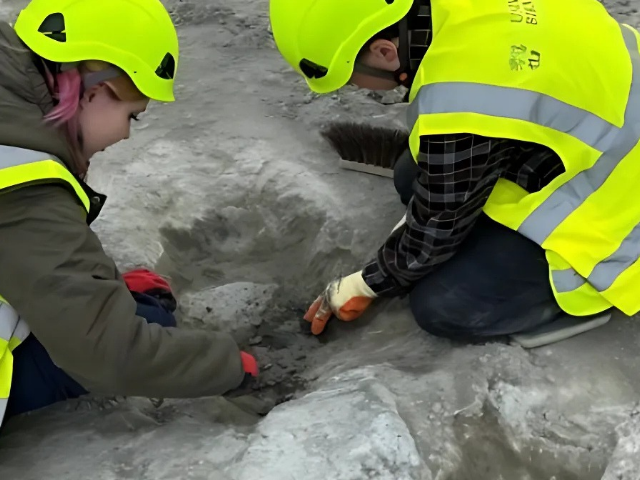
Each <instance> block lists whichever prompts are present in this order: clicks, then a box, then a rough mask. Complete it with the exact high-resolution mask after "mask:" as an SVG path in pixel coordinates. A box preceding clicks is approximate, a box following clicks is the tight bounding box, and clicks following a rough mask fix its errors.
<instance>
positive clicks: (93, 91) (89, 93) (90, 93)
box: [80, 85, 100, 104]
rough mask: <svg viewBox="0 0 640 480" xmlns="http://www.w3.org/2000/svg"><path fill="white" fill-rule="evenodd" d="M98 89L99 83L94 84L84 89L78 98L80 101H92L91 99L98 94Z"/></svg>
mask: <svg viewBox="0 0 640 480" xmlns="http://www.w3.org/2000/svg"><path fill="white" fill-rule="evenodd" d="M99 90H100V85H94V86H93V87H91V88H89V89H87V90H85V91H84V92H83V93H82V98H80V103H81V104H82V103H90V102H92V101H93V99H94V98H95V97H96V95H97V94H98V91H99Z"/></svg>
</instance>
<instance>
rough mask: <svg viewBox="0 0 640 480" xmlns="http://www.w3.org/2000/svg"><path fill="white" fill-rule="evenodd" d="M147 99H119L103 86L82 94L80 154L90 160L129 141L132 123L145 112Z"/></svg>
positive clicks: (102, 84) (100, 85) (79, 118)
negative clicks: (97, 154) (111, 147)
mask: <svg viewBox="0 0 640 480" xmlns="http://www.w3.org/2000/svg"><path fill="white" fill-rule="evenodd" d="M148 104H149V99H142V100H135V101H125V100H120V99H119V98H118V97H117V96H116V95H115V93H114V92H113V90H112V89H111V88H110V87H109V86H108V85H107V84H104V83H101V84H98V85H95V86H93V87H91V88H90V89H88V90H87V91H86V92H84V94H83V96H82V98H81V99H80V107H79V112H78V130H79V134H80V139H81V143H80V144H81V146H82V151H83V153H84V155H85V158H87V159H90V158H91V157H92V156H93V155H94V154H96V153H97V152H101V151H102V150H104V149H105V148H107V147H110V146H111V145H114V144H116V143H118V142H119V141H121V140H124V139H126V138H129V133H130V129H131V121H132V120H135V119H136V116H137V115H138V114H140V113H142V112H144V111H145V110H146V109H147V105H148Z"/></svg>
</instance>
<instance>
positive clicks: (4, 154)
mask: <svg viewBox="0 0 640 480" xmlns="http://www.w3.org/2000/svg"><path fill="white" fill-rule="evenodd" d="M42 160H54V161H56V162H58V163H60V164H61V165H64V164H63V163H62V161H61V160H60V159H59V158H57V157H54V156H53V155H51V154H50V153H44V152H37V151H35V150H28V149H26V148H18V147H7V146H6V145H0V168H10V167H16V166H18V165H25V164H27V163H34V162H39V161H42Z"/></svg>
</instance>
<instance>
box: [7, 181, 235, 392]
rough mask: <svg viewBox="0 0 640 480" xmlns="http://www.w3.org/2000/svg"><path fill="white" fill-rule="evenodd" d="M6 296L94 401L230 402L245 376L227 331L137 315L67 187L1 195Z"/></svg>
mask: <svg viewBox="0 0 640 480" xmlns="http://www.w3.org/2000/svg"><path fill="white" fill-rule="evenodd" d="M0 265H1V268H2V270H1V271H0V295H2V296H3V297H5V298H6V300H7V301H8V302H9V303H10V304H11V305H12V306H13V307H14V308H15V309H16V311H17V312H18V313H19V314H20V315H21V316H22V318H23V319H24V320H25V321H26V322H27V324H28V325H29V328H30V329H31V332H32V333H33V335H35V336H36V338H37V339H38V340H39V341H40V342H41V343H42V345H43V346H44V347H45V349H46V350H47V352H48V353H49V355H50V356H51V358H52V360H53V361H54V362H55V363H56V364H57V365H58V366H59V367H60V368H61V369H63V370H64V371H65V372H67V373H68V374H69V375H70V376H71V377H73V378H74V379H75V380H76V381H77V382H78V383H80V384H81V385H82V386H83V387H85V389H87V390H89V391H90V392H93V393H102V394H112V395H131V396H145V397H163V398H175V397H182V398H187V397H199V396H208V395H219V394H223V393H225V392H227V391H229V390H231V389H234V388H236V387H237V386H238V385H239V384H240V383H241V381H242V379H243V377H244V372H243V369H242V362H241V357H240V352H239V349H238V346H237V345H236V343H235V341H234V340H233V339H232V338H231V337H230V336H229V335H228V334H226V333H218V332H208V331H195V330H187V329H177V328H163V327H161V326H159V325H156V324H148V323H147V322H146V321H145V320H144V319H142V318H140V317H137V316H136V314H135V312H136V304H135V301H134V300H133V298H132V296H131V294H130V292H129V290H128V289H127V286H126V285H125V283H124V281H123V280H122V278H121V277H120V275H119V273H118V271H117V268H116V266H115V264H114V262H113V261H112V260H111V259H110V258H109V257H108V256H107V255H106V254H105V252H104V250H103V248H102V245H101V243H100V241H99V240H98V238H97V237H96V235H95V234H94V232H93V231H92V230H91V229H90V228H89V227H88V226H87V224H86V223H85V220H84V213H83V211H82V207H81V206H80V204H79V203H78V202H77V200H76V199H75V197H74V196H73V195H72V194H70V192H69V191H67V190H66V189H65V188H63V187H61V186H57V185H52V184H48V185H38V186H29V187H24V188H20V189H18V190H14V191H11V192H9V193H4V194H1V195H0Z"/></svg>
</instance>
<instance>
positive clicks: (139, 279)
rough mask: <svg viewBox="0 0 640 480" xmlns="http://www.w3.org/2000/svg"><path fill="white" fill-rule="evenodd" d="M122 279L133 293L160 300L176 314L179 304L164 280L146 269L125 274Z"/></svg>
mask: <svg viewBox="0 0 640 480" xmlns="http://www.w3.org/2000/svg"><path fill="white" fill-rule="evenodd" d="M122 279H123V280H124V282H125V283H126V284H127V288H128V289H129V291H131V292H136V293H142V294H144V295H149V296H151V297H154V298H155V299H156V300H158V301H159V302H160V303H161V304H162V306H163V307H165V308H166V309H167V310H168V311H170V312H175V310H176V308H177V306H178V303H177V301H176V298H175V297H174V296H173V292H172V291H171V286H170V285H169V282H167V281H166V280H165V279H164V278H162V277H161V276H160V275H158V274H157V273H155V272H152V271H150V270H147V269H145V268H139V269H137V270H131V271H130V272H127V273H124V274H123V275H122Z"/></svg>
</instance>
